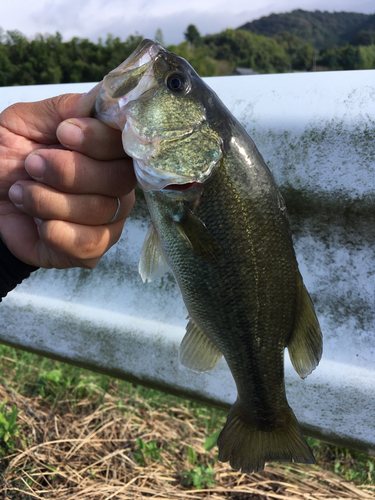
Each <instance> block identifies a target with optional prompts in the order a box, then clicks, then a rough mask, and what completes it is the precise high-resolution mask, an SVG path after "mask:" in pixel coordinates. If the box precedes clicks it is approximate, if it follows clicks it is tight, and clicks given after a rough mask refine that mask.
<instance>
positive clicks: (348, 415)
mask: <svg viewBox="0 0 375 500" xmlns="http://www.w3.org/2000/svg"><path fill="white" fill-rule="evenodd" d="M206 81H207V82H208V84H209V85H210V86H211V87H212V88H213V89H214V90H215V91H216V92H217V93H218V94H219V96H220V97H221V99H222V100H223V101H224V103H225V104H226V105H227V106H228V107H229V109H230V110H231V111H232V112H233V113H234V114H235V115H236V116H237V117H238V118H239V120H240V121H241V122H242V123H243V125H244V126H245V127H246V129H247V130H248V132H249V133H250V135H251V136H252V137H253V139H254V140H255V143H256V144H257V146H258V148H259V150H260V151H261V153H262V155H263V156H264V158H265V160H266V162H267V163H268V165H269V166H270V168H271V170H272V171H273V173H274V175H275V178H276V181H277V183H278V184H279V186H280V188H281V191H282V193H283V195H284V197H285V200H286V204H287V207H288V210H289V213H290V220H291V227H292V232H293V237H294V241H295V248H296V253H297V259H298V261H299V265H300V270H301V273H302V275H303V277H304V281H305V283H306V286H307V288H308V290H309V291H310V294H311V296H312V298H313V301H314V304H315V307H316V310H317V313H318V317H319V320H320V323H321V327H322V331H323V335H324V354H323V359H322V361H321V363H320V365H319V366H318V368H317V369H316V370H315V371H314V372H313V373H312V374H311V375H310V376H309V377H308V378H307V379H306V380H304V381H303V380H301V379H300V378H299V377H298V375H297V374H296V373H295V372H294V370H293V368H292V366H291V364H290V362H289V357H288V355H286V357H285V361H286V368H285V370H286V384H287V394H288V399H289V402H290V404H291V406H292V407H293V409H294V411H295V413H296V416H297V418H298V420H299V422H300V424H301V427H302V429H303V431H304V432H305V433H306V434H307V435H310V436H315V437H318V438H320V439H322V440H325V441H328V442H332V443H335V444H339V445H345V446H348V447H351V448H355V449H358V450H363V451H365V452H367V453H370V454H375V418H374V411H375V363H374V361H375V317H374V308H375V292H374V290H375V165H374V162H375V71H372V70H370V71H352V72H350V71H348V72H331V73H328V72H326V73H304V74H280V75H259V76H249V77H247V76H244V77H238V76H236V77H221V78H207V79H206ZM92 86H93V84H77V85H50V86H38V87H36V86H35V87H14V88H1V89H0V109H3V108H5V107H6V106H8V105H9V104H11V103H12V102H17V101H31V100H38V99H42V98H46V97H49V96H53V95H57V94H60V93H65V92H84V91H87V90H89V89H90V88H91V87H92ZM147 226H148V216H147V210H146V208H145V206H144V205H143V203H142V200H141V199H139V200H138V201H137V204H136V207H135V209H134V211H133V212H132V215H131V218H130V219H129V221H128V222H127V223H126V225H125V229H124V232H123V235H122V238H121V240H120V242H119V243H118V244H117V245H116V246H115V247H114V248H112V249H111V250H110V251H109V252H108V253H107V254H106V256H104V257H103V259H102V260H101V262H100V263H99V265H98V266H97V267H96V268H95V269H94V270H93V271H88V270H84V269H71V270H39V271H38V272H37V273H34V275H33V276H32V277H31V278H30V279H28V280H25V281H24V283H22V285H20V286H19V287H18V288H17V289H16V290H15V291H13V292H12V293H10V294H9V295H8V297H7V298H6V299H5V300H4V301H3V303H2V304H1V305H0V308H1V320H2V321H1V323H2V325H1V328H0V342H2V343H4V344H8V345H12V346H15V347H19V348H21V349H25V350H29V351H33V352H36V353H39V354H42V355H45V356H49V357H53V358H57V359H60V360H63V361H67V362H69V363H73V364H77V365H80V366H84V367H86V368H90V369H92V370H96V371H99V372H103V373H107V374H110V375H113V376H115V377H118V378H123V379H127V380H131V381H134V382H137V383H140V384H144V385H148V386H152V387H155V388H159V389H161V390H164V391H166V392H170V393H174V394H177V395H179V396H184V397H188V398H192V399H195V400H199V401H202V402H205V403H207V404H210V405H215V406H218V407H223V408H228V407H229V405H230V404H231V403H232V402H233V401H234V400H235V394H236V391H235V386H234V383H233V381H232V377H231V374H230V372H229V370H228V368H227V366H226V363H225V362H224V361H221V362H220V364H219V365H218V366H217V367H216V368H215V369H214V370H213V371H212V372H209V373H206V374H196V373H193V372H190V371H188V370H187V369H185V368H184V367H183V366H181V365H180V364H179V361H178V359H177V348H178V344H179V342H180V340H181V339H182V337H183V334H184V327H185V323H186V320H185V318H186V310H185V309H184V305H183V303H182V300H181V298H180V294H179V291H178V289H177V286H176V285H175V283H174V279H173V277H172V276H171V275H167V276H166V277H164V278H162V279H161V280H159V281H157V282H155V283H151V284H147V285H144V284H143V283H142V282H141V279H140V277H139V276H138V272H137V265H138V260H139V256H140V248H141V244H142V241H143V238H144V236H145V234H146V231H147Z"/></svg>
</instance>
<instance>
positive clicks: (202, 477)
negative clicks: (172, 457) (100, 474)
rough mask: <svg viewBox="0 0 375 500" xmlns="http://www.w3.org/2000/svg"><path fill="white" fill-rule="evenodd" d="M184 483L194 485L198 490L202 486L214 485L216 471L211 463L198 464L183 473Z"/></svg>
mask: <svg viewBox="0 0 375 500" xmlns="http://www.w3.org/2000/svg"><path fill="white" fill-rule="evenodd" d="M182 475H183V479H182V483H183V484H186V485H187V486H194V488H196V489H197V490H201V489H202V488H207V487H212V486H214V484H215V478H214V476H215V471H214V470H213V468H212V467H210V466H209V465H208V466H207V467H206V466H205V465H198V466H197V467H194V469H190V470H189V471H187V470H185V471H184V472H183V473H182Z"/></svg>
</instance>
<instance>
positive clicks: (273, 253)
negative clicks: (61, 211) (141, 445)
mask: <svg viewBox="0 0 375 500" xmlns="http://www.w3.org/2000/svg"><path fill="white" fill-rule="evenodd" d="M250 91H251V89H249V92H250ZM93 116H95V117H96V118H98V119H99V120H102V121H103V122H104V123H107V124H108V125H110V126H112V127H114V128H119V129H121V130H122V141H123V146H124V150H125V152H126V153H127V154H128V155H129V156H131V157H132V158H133V164H134V170H135V174H136V177H137V181H138V184H139V186H140V187H141V188H142V190H143V192H144V195H145V199H146V202H147V205H148V209H149V212H150V215H151V225H150V228H149V230H148V232H147V235H146V238H145V241H144V243H143V246H142V250H141V258H140V263H139V272H140V275H141V277H142V279H143V281H144V282H150V281H153V280H155V279H157V278H159V277H160V276H162V275H163V274H164V273H165V272H166V270H167V269H168V268H170V269H171V270H172V272H173V274H174V276H175V279H176V281H177V284H178V286H179V289H180V291H181V294H182V298H183V300H184V303H185V305H186V308H187V310H188V322H187V326H186V333H185V336H184V338H183V339H182V342H181V345H180V348H179V359H180V362H181V363H182V365H184V366H185V367H187V368H189V369H191V370H194V371H196V372H205V371H209V370H212V369H213V368H214V367H215V366H216V365H217V364H218V362H219V361H220V359H221V358H222V356H224V358H225V360H226V362H227V364H228V367H229V369H230V371H231V373H232V375H233V378H234V380H235V383H236V387H237V399H236V401H235V402H234V404H233V406H232V407H231V408H230V410H229V413H228V417H227V421H226V423H225V425H224V428H223V430H222V431H221V433H220V435H219V437H218V441H217V444H218V448H219V453H218V459H219V460H220V461H222V462H229V463H230V466H231V467H232V468H233V469H234V470H241V471H242V472H244V473H248V472H249V473H251V472H257V471H260V470H262V469H263V468H264V466H265V463H266V462H269V461H285V462H299V463H304V464H311V463H314V462H315V459H314V456H313V453H312V451H311V449H310V447H309V446H308V444H307V442H306V440H305V438H304V437H303V435H302V433H301V430H300V428H299V424H298V421H297V418H296V417H295V415H294V412H293V410H292V409H291V407H290V406H289V404H288V401H287V397H286V392H285V381H284V358H283V356H284V350H285V348H288V351H289V356H290V359H291V362H292V364H293V366H294V368H295V370H296V371H297V373H298V375H299V376H300V377H301V378H305V377H307V376H308V375H309V374H310V373H311V372H312V371H313V370H314V369H315V368H316V367H317V365H318V363H319V360H320V358H321V355H322V342H323V341H322V333H321V329H320V326H319V322H318V319H317V316H316V313H315V310H314V306H313V303H312V301H311V298H310V296H309V293H308V291H307V289H306V287H305V285H304V283H303V279H302V276H301V274H300V272H299V269H298V264H297V260H296V256H295V251H294V248H293V242H292V235H291V231H290V227H289V221H288V214H287V209H286V206H285V202H284V200H283V198H282V195H281V193H280V191H279V188H278V187H277V185H276V183H275V180H274V178H273V175H272V173H271V171H270V170H269V168H268V167H267V165H266V163H265V161H264V160H263V158H262V156H261V154H260V153H259V151H258V149H257V147H256V145H255V144H254V141H253V140H252V139H251V138H250V136H249V135H248V133H247V132H246V130H245V129H244V128H243V127H242V125H241V124H240V123H239V122H238V121H237V119H236V118H235V117H234V116H233V115H232V114H231V113H230V111H229V110H228V109H227V108H226V107H225V105H224V104H223V103H222V102H221V100H220V99H219V97H218V96H217V95H216V94H215V93H214V91H213V90H212V89H211V88H210V87H209V86H208V85H207V84H206V83H205V82H204V81H203V80H202V79H201V78H200V77H199V75H198V74H197V73H196V72H195V70H194V69H193V68H192V67H191V66H190V64H189V63H188V62H187V61H185V60H184V59H182V58H181V57H179V56H177V55H175V54H173V53H171V52H169V51H167V50H165V49H164V48H163V47H161V45H160V44H159V43H158V42H156V41H154V40H149V39H145V40H143V41H142V42H141V43H140V45H139V46H138V47H137V49H136V50H135V51H134V52H133V53H132V54H131V55H130V56H129V57H128V58H127V59H126V60H125V61H124V62H123V63H122V64H120V66H118V68H116V69H114V70H113V71H111V72H110V73H109V74H108V75H107V76H105V77H104V80H103V82H102V86H101V88H100V91H99V93H98V95H97V98H96V101H95V104H94V108H93Z"/></svg>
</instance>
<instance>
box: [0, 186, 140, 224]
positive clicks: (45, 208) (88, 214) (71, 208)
mask: <svg viewBox="0 0 375 500" xmlns="http://www.w3.org/2000/svg"><path fill="white" fill-rule="evenodd" d="M9 198H10V200H11V201H12V202H13V203H14V204H15V205H16V207H17V208H19V209H20V210H22V211H24V212H25V213H27V214H28V215H31V216H32V217H35V218H37V219H42V220H62V221H68V222H73V223H75V224H83V225H92V226H96V225H99V224H107V223H108V221H110V220H111V219H112V218H113V216H114V214H115V213H116V211H117V208H118V202H117V198H115V197H113V196H103V195H92V194H66V193H62V192H60V191H57V190H56V189H54V188H51V187H49V186H46V185H45V184H41V183H38V182H34V181H20V182H17V183H16V184H13V186H12V187H11V189H10V190H9ZM134 200H135V197H134V192H133V191H132V192H130V193H129V194H127V195H124V196H122V197H121V198H120V210H119V213H118V216H117V218H116V219H117V220H121V219H125V218H126V217H127V216H128V215H129V213H130V210H131V209H132V207H133V204H134Z"/></svg>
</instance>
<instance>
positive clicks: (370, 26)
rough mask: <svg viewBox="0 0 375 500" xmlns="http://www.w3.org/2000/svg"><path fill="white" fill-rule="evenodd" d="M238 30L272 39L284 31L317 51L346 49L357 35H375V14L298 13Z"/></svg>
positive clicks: (259, 22) (271, 18)
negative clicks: (370, 33)
mask: <svg viewBox="0 0 375 500" xmlns="http://www.w3.org/2000/svg"><path fill="white" fill-rule="evenodd" d="M237 29H238V30H249V31H251V32H253V33H256V34H258V35H264V36H268V37H273V36H275V35H277V34H279V33H281V32H283V31H288V32H289V33H291V34H293V35H296V36H298V37H299V38H301V39H302V40H304V41H305V42H309V43H311V44H312V45H313V46H314V47H315V48H316V49H324V48H326V47H332V46H333V45H336V46H339V47H341V46H344V45H346V44H348V43H351V42H352V40H353V39H354V38H355V36H356V35H357V34H358V32H360V31H363V30H374V31H375V14H359V13H356V12H327V11H324V12H322V11H320V10H315V11H314V12H310V11H307V10H302V9H297V10H293V11H292V12H288V13H283V14H271V15H269V16H265V17H261V18H260V19H256V20H255V21H251V22H248V23H246V24H244V25H242V26H240V27H239V28H237Z"/></svg>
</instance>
